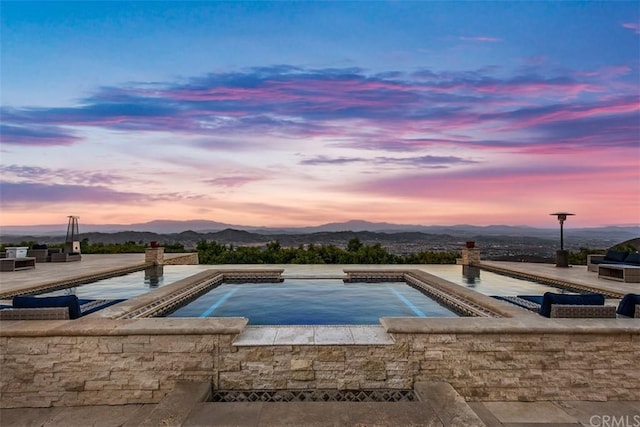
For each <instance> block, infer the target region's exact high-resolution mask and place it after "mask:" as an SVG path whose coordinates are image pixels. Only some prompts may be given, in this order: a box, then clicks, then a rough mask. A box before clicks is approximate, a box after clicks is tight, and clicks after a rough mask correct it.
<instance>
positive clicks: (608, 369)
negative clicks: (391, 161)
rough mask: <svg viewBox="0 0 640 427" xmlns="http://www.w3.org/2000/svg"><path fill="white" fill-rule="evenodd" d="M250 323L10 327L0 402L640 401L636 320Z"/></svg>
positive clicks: (6, 327) (0, 339)
mask: <svg viewBox="0 0 640 427" xmlns="http://www.w3.org/2000/svg"><path fill="white" fill-rule="evenodd" d="M245 325H246V319H237V318H235V319H215V318H210V319H171V318H150V319H135V320H110V319H92V320H91V321H90V322H86V323H84V322H82V321H46V322H40V321H28V322H3V325H2V330H1V331H0V362H1V364H2V375H1V379H0V394H1V396H0V404H1V406H2V407H3V408H14V407H35V406H40V407H47V406H71V405H109V404H114V405H115V404H128V403H156V402H159V401H160V399H162V397H164V396H165V395H166V394H167V393H168V392H170V391H171V390H172V389H173V388H174V386H175V383H176V381H178V380H192V381H210V382H211V384H212V386H213V387H214V389H222V390H256V389H260V390H266V389H288V390H291V389H339V390H345V389H388V388H391V389H410V388H412V387H413V384H414V382H415V381H427V380H442V381H447V382H449V383H450V384H451V385H452V386H453V387H454V388H455V389H456V390H457V391H458V392H459V393H460V394H461V395H462V396H463V397H464V398H465V399H466V400H470V401H492V400H498V401H502V400H507V401H508V400H521V401H538V400H600V401H603V400H640V370H638V369H637V366H638V362H639V361H640V328H639V327H638V326H637V321H635V320H633V319H628V320H627V319H619V320H615V319H606V320H590V319H588V320H585V319H563V320H549V319H546V320H545V319H540V320H536V321H528V322H522V321H521V320H518V319H507V318H502V319H495V318H457V319H398V318H383V319H382V325H383V326H384V328H385V329H386V331H387V332H388V333H390V335H391V336H392V338H393V339H394V340H395V343H394V344H390V345H266V346H258V345H250V346H236V345H234V344H233V341H234V338H235V337H236V336H237V334H239V333H240V332H241V331H242V330H243V329H244V328H245Z"/></svg>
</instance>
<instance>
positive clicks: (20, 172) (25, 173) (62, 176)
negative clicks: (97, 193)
mask: <svg viewBox="0 0 640 427" xmlns="http://www.w3.org/2000/svg"><path fill="white" fill-rule="evenodd" d="M0 172H2V174H3V176H5V177H7V176H14V177H16V178H19V179H23V180H27V181H30V182H51V181H55V180H59V181H60V182H65V183H68V184H84V185H95V184H101V185H108V184H114V183H116V182H123V181H126V180H127V178H125V177H122V176H119V175H114V174H109V173H102V172H85V171H78V170H69V169H51V168H41V167H37V166H18V165H6V166H0Z"/></svg>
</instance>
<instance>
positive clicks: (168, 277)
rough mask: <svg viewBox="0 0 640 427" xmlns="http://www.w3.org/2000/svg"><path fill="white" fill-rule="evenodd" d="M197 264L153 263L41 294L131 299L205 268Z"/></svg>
mask: <svg viewBox="0 0 640 427" xmlns="http://www.w3.org/2000/svg"><path fill="white" fill-rule="evenodd" d="M194 267H198V266H195V265H167V266H154V267H149V268H147V269H146V270H140V271H135V272H133V273H128V274H126V275H123V276H117V277H111V278H109V279H103V280H98V281H96V282H93V283H88V284H86V285H82V286H76V287H72V288H67V289H61V290H58V291H54V292H48V293H45V294H41V295H40V296H47V297H48V296H60V295H76V296H77V297H78V298H83V299H129V298H133V297H136V296H138V295H142V294H144V293H147V292H149V291H152V290H154V289H156V288H159V287H161V286H165V285H169V284H171V283H174V282H177V281H178V280H181V279H184V278H186V277H189V276H192V275H194V274H196V273H198V272H199V271H202V270H203V269H204V268H194Z"/></svg>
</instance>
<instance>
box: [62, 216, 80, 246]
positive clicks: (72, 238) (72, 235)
mask: <svg viewBox="0 0 640 427" xmlns="http://www.w3.org/2000/svg"><path fill="white" fill-rule="evenodd" d="M68 218H69V224H68V225H67V238H66V239H65V241H64V252H65V253H67V254H71V253H76V254H79V253H80V232H79V230H78V218H80V217H79V216H69V217H68Z"/></svg>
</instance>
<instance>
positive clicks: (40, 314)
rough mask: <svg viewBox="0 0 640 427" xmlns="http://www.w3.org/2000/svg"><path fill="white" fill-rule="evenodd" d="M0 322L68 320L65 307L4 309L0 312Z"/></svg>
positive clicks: (67, 311) (67, 312)
mask: <svg viewBox="0 0 640 427" xmlns="http://www.w3.org/2000/svg"><path fill="white" fill-rule="evenodd" d="M0 320H69V309H68V308H66V307H42V308H5V309H2V310H0Z"/></svg>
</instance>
